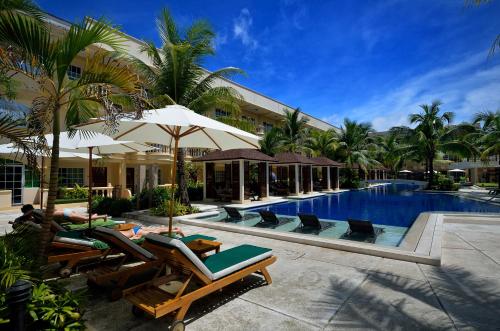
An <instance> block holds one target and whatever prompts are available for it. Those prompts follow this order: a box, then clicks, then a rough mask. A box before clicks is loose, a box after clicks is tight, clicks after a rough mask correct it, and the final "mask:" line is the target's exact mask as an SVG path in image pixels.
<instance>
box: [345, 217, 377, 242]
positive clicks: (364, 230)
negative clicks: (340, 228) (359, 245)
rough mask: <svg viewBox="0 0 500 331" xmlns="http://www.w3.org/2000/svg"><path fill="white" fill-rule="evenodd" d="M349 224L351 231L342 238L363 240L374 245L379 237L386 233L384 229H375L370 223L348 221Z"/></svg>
mask: <svg viewBox="0 0 500 331" xmlns="http://www.w3.org/2000/svg"><path fill="white" fill-rule="evenodd" d="M347 223H349V229H348V230H347V232H346V233H345V234H344V235H343V236H342V238H349V239H358V240H359V239H361V240H362V241H367V242H371V243H374V242H375V240H376V239H377V236H378V235H379V234H381V233H382V232H384V229H382V228H377V227H374V226H373V224H372V222H370V221H365V220H353V219H348V220H347Z"/></svg>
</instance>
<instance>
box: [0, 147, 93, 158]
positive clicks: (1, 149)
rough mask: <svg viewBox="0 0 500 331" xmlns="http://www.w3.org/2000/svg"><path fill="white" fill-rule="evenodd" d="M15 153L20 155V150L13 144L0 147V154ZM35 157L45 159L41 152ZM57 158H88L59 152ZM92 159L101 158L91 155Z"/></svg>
mask: <svg viewBox="0 0 500 331" xmlns="http://www.w3.org/2000/svg"><path fill="white" fill-rule="evenodd" d="M17 153H21V154H22V150H19V149H18V148H17V147H16V146H14V144H4V145H0V154H3V155H10V154H17ZM36 156H40V157H45V156H47V155H45V154H43V153H42V152H37V153H36ZM59 157H60V158H61V159H68V158H74V157H76V158H80V159H88V158H89V154H88V153H77V152H66V151H61V152H59ZM92 158H94V159H100V158H101V157H100V156H99V155H95V154H93V155H92Z"/></svg>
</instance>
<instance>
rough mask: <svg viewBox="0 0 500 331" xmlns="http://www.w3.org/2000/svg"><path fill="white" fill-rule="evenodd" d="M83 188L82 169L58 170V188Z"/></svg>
mask: <svg viewBox="0 0 500 331" xmlns="http://www.w3.org/2000/svg"><path fill="white" fill-rule="evenodd" d="M75 184H78V185H79V186H83V168H59V186H64V187H74V186H75Z"/></svg>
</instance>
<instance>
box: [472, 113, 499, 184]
mask: <svg viewBox="0 0 500 331" xmlns="http://www.w3.org/2000/svg"><path fill="white" fill-rule="evenodd" d="M473 123H474V124H480V125H481V128H480V131H479V136H478V137H477V136H476V137H477V138H478V139H477V140H476V141H477V143H478V144H479V147H480V149H481V154H480V156H481V159H482V160H487V159H488V157H489V156H493V155H497V156H499V157H500V111H499V110H497V111H496V112H492V111H487V112H481V113H477V114H476V115H475V116H474V119H473ZM498 162H499V167H497V178H498V188H500V159H499V161H498Z"/></svg>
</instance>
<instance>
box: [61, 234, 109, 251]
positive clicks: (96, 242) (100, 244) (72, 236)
mask: <svg viewBox="0 0 500 331" xmlns="http://www.w3.org/2000/svg"><path fill="white" fill-rule="evenodd" d="M56 236H57V237H61V238H68V239H76V240H83V241H87V242H89V243H91V244H92V245H91V246H92V247H93V248H97V249H108V248H109V245H108V244H106V243H105V242H103V241H100V240H97V239H93V238H88V237H85V236H84V233H83V232H82V231H76V230H73V231H59V232H57V233H56ZM75 244H77V242H75Z"/></svg>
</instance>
